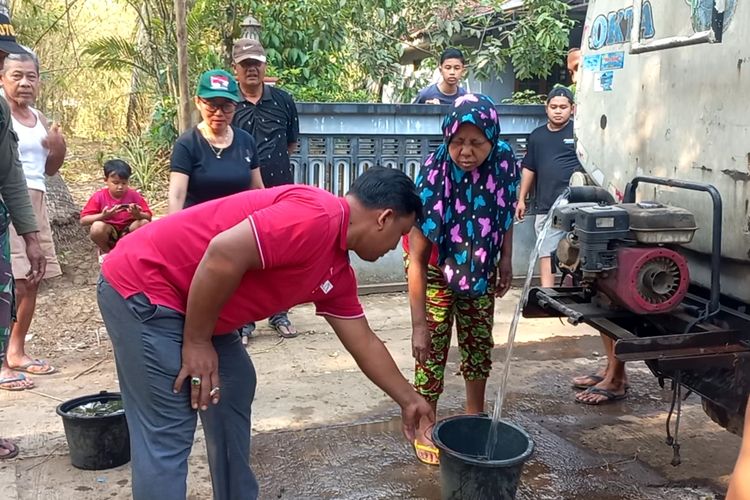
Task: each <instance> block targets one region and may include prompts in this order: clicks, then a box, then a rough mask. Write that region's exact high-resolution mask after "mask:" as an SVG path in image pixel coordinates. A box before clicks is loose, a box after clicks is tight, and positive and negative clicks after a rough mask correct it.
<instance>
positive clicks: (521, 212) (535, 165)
mask: <svg viewBox="0 0 750 500" xmlns="http://www.w3.org/2000/svg"><path fill="white" fill-rule="evenodd" d="M572 114H573V94H572V93H571V92H570V90H568V89H567V88H565V87H557V88H555V89H553V90H552V92H550V94H549V96H548V97H547V124H546V125H542V126H541V127H539V128H537V129H536V130H534V131H533V132H532V133H531V135H530V136H529V142H528V152H527V154H526V157H525V158H524V159H523V161H522V164H523V174H522V178H521V189H520V192H519V195H518V206H517V208H516V218H518V219H519V220H523V218H524V216H525V215H526V196H527V195H528V194H529V191H530V190H531V187H532V186H535V189H534V192H535V196H534V202H535V206H534V212H533V213H535V214H537V215H536V218H535V221H534V225H535V228H536V230H537V235H538V234H539V232H540V230H541V228H542V226H543V225H544V221H545V220H546V218H547V212H549V210H550V208H551V207H552V204H553V203H554V202H555V200H556V199H557V197H558V196H560V194H561V193H562V192H563V191H564V190H565V188H566V187H568V184H569V182H570V176H571V175H572V174H573V172H575V171H576V170H579V169H581V163H580V161H578V156H576V151H575V140H574V139H573V120H572V119H571V116H572ZM564 235H565V233H564V232H563V231H561V230H558V229H553V228H550V229H549V230H548V231H547V235H546V236H545V238H544V241H543V243H542V247H541V250H540V253H539V273H540V275H541V281H542V286H543V287H547V288H548V287H552V286H554V285H555V276H554V274H552V263H551V258H550V257H551V255H552V252H554V251H555V249H556V248H557V244H558V243H559V242H560V240H561V239H562V237H563V236H564Z"/></svg>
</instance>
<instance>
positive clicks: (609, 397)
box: [576, 387, 628, 406]
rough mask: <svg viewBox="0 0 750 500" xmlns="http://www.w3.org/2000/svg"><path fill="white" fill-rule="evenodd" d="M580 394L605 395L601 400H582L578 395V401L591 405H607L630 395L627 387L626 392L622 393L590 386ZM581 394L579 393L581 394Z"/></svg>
mask: <svg viewBox="0 0 750 500" xmlns="http://www.w3.org/2000/svg"><path fill="white" fill-rule="evenodd" d="M580 394H598V395H601V396H604V397H605V398H606V399H602V400H600V401H582V400H580V399H578V398H577V397H576V403H581V404H584V405H591V406H599V405H606V404H608V403H614V402H615V401H620V400H623V399H625V398H626V397H628V390H627V389H625V392H624V393H622V394H615V393H614V392H612V391H608V390H607V389H601V388H599V387H589V388H588V389H586V390H585V391H583V392H581V393H580ZM580 394H579V395H580Z"/></svg>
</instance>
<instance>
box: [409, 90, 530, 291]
mask: <svg viewBox="0 0 750 500" xmlns="http://www.w3.org/2000/svg"><path fill="white" fill-rule="evenodd" d="M464 123H470V124H472V125H475V126H477V127H478V128H479V129H480V130H482V131H483V132H484V134H485V136H486V137H487V139H488V140H489V141H490V142H491V143H492V144H493V145H494V146H493V148H492V150H491V151H490V154H489V155H488V156H487V159H486V160H485V161H484V163H482V164H481V165H480V166H479V167H477V168H476V169H474V170H472V171H471V172H465V171H463V170H461V169H460V168H459V167H458V166H457V165H456V164H455V163H454V162H453V160H452V159H451V157H450V154H449V153H448V144H450V142H451V140H452V139H453V137H454V135H455V134H456V132H457V131H458V129H459V127H460V126H461V125H462V124H464ZM443 137H444V141H443V144H441V145H440V147H439V148H438V149H437V151H435V152H434V153H432V154H431V155H430V156H429V157H428V158H427V159H426V160H425V162H424V164H423V165H422V168H421V169H420V172H419V176H418V177H417V181H416V183H417V190H418V192H419V193H420V197H421V198H422V203H423V204H424V223H423V224H422V232H423V233H424V235H425V236H426V237H427V239H429V240H430V241H431V242H433V243H434V244H435V245H437V247H438V266H440V268H441V269H442V271H443V275H444V276H445V280H446V281H447V283H448V285H449V286H450V288H451V289H452V290H454V291H456V292H458V293H462V294H468V295H470V296H480V295H484V294H485V293H487V289H488V286H489V285H490V279H491V277H492V276H493V275H494V271H495V266H496V265H497V262H498V260H499V258H500V247H501V245H502V242H503V236H504V234H505V232H506V231H508V230H509V229H510V228H511V226H512V224H513V213H514V210H515V205H516V198H517V190H518V180H519V178H518V168H517V165H516V160H515V155H514V154H513V150H512V149H511V148H510V146H509V145H508V144H506V143H505V142H503V141H501V140H500V124H499V122H498V116H497V111H496V110H495V103H494V102H493V101H492V99H490V98H489V97H487V96H484V95H481V94H466V95H464V96H461V97H459V98H458V99H456V102H455V103H454V105H453V109H452V110H451V112H450V113H449V114H448V115H447V116H446V117H445V119H444V120H443Z"/></svg>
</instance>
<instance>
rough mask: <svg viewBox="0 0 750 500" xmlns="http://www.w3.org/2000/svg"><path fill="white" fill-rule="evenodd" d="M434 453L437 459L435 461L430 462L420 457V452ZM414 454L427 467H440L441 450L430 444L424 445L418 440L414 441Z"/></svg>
mask: <svg viewBox="0 0 750 500" xmlns="http://www.w3.org/2000/svg"><path fill="white" fill-rule="evenodd" d="M420 451H423V452H425V453H432V455H433V456H435V457H437V458H436V459H435V460H428V459H426V458H422V457H420V456H419V452H420ZM414 454H415V455H416V456H417V460H419V461H420V462H422V463H423V464H425V465H440V450H438V449H437V448H435V447H434V446H430V445H429V444H422V443H420V442H418V441H417V440H416V439H415V440H414Z"/></svg>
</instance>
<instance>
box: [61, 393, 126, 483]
mask: <svg viewBox="0 0 750 500" xmlns="http://www.w3.org/2000/svg"><path fill="white" fill-rule="evenodd" d="M118 400H122V397H121V396H120V393H119V392H106V391H102V392H100V393H99V394H94V395H91V396H82V397H80V398H75V399H71V400H69V401H66V402H64V403H61V404H60V405H59V406H58V407H57V414H58V415H60V416H61V417H62V419H63V427H64V428H65V438H66V439H67V440H68V448H69V450H70V461H71V462H72V463H73V466H75V467H77V468H79V469H84V470H103V469H111V468H112V467H118V466H120V465H123V464H126V463H128V462H129V461H130V434H129V433H128V424H127V421H126V420H125V413H124V412H121V413H118V414H116V415H105V416H89V415H76V414H72V413H70V410H72V409H73V408H76V407H78V406H82V405H85V404H87V403H93V402H95V401H99V402H102V403H107V402H109V401H118Z"/></svg>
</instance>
